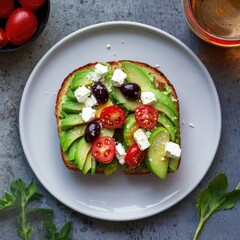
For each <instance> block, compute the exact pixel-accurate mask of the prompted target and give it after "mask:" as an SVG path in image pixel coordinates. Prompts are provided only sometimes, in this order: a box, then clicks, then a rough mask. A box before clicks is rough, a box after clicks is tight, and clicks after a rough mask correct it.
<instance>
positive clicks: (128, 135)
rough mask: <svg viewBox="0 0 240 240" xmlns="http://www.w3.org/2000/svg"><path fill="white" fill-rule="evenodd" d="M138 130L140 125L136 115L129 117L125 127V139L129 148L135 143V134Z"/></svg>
mask: <svg viewBox="0 0 240 240" xmlns="http://www.w3.org/2000/svg"><path fill="white" fill-rule="evenodd" d="M138 128H139V125H138V124H137V122H136V119H135V116H134V114H130V115H128V116H127V118H126V121H125V124H124V127H123V139H124V142H125V144H126V145H127V146H128V147H130V146H131V145H133V144H134V143H135V141H134V138H133V134H134V133H135V131H137V129H138Z"/></svg>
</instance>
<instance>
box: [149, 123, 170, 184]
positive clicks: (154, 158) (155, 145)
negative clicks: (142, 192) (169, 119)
mask: <svg viewBox="0 0 240 240" xmlns="http://www.w3.org/2000/svg"><path fill="white" fill-rule="evenodd" d="M169 140H170V134H169V132H168V131H167V130H166V129H165V128H163V127H158V128H156V129H155V130H154V131H153V132H152V134H151V136H150V138H149V142H150V144H151V145H150V147H149V148H148V151H147V158H146V160H145V163H146V165H147V167H148V168H149V170H150V171H152V172H153V173H154V174H155V175H157V176H158V177H159V178H161V179H162V180H164V179H166V177H167V173H168V165H169V158H168V157H165V156H164V148H165V144H166V143H167V142H169Z"/></svg>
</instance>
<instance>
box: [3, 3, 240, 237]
mask: <svg viewBox="0 0 240 240" xmlns="http://www.w3.org/2000/svg"><path fill="white" fill-rule="evenodd" d="M112 20H128V21H136V22H141V23H146V24H149V25H152V26H155V27H157V28H160V29H162V30H164V31H166V32H168V33H170V34H172V35H174V36H175V37H177V38H178V39H180V40H181V41H182V42H183V43H185V44H186V45H187V46H188V47H190V48H191V49H192V50H193V51H194V52H195V53H196V54H197V55H198V57H199V58H200V59H201V60H202V62H203V63H204V64H205V66H206V67H207V69H208V70H209V72H210V74H211V75H212V77H213V80H214V83H215V85H216V88H217V91H218V94H219V98H220V102H221V107H222V119H223V124H222V135H221V141H220V145H219V148H218V151H217V154H216V157H215V159H214V161H213V164H212V166H211V167H210V169H209V171H208V172H207V174H206V176H205V177H204V179H203V181H202V182H201V183H200V184H199V186H198V187H197V188H196V189H195V190H194V191H193V192H192V193H191V194H189V195H188V196H187V197H186V198H185V199H183V200H182V201H181V202H179V203H178V204H177V205H175V206H174V207H172V208H170V209H169V210H167V211H165V212H163V213H161V214H158V215H155V216H152V217H149V218H147V219H142V220H138V221H130V222H107V221H101V220H96V219H93V218H90V217H86V216H84V215H81V214H79V213H76V212H74V211H72V210H71V209H69V208H67V207H66V206H64V205H62V204H61V203H60V202H58V201H57V200H56V199H54V198H53V197H52V196H51V195H50V194H49V193H48V192H47V191H46V190H45V189H44V188H43V187H42V186H41V185H40V187H39V191H40V192H41V193H42V194H43V195H44V201H43V203H42V205H43V206H47V207H51V208H53V210H54V212H55V215H54V216H55V218H54V221H55V223H56V225H57V227H60V226H62V225H63V224H64V223H65V222H66V221H73V238H74V239H84V240H85V239H86V240H90V239H91V240H98V239H104V240H108V239H116V240H118V239H119V240H120V239H161V240H164V239H166V240H167V239H171V240H177V239H183V240H187V239H192V236H193V233H194V230H195V228H196V226H197V224H198V216H197V211H196V208H195V199H196V196H197V194H198V193H199V191H200V190H201V189H202V188H203V187H205V186H206V185H207V183H208V182H209V181H210V180H211V179H212V178H213V177H214V176H216V175H217V174H218V173H219V172H225V173H226V174H227V176H228V178H229V187H230V188H234V187H235V186H236V184H237V183H238V182H239V181H240V158H239V156H240V148H239V136H240V127H239V122H240V108H239V103H240V100H239V99H240V97H239V94H240V48H231V49H223V48H219V47H215V46H212V45H209V44H207V43H205V42H203V41H202V40H200V39H198V38H197V37H196V36H195V35H194V34H193V33H192V32H191V31H190V30H189V28H188V26H187V24H186V22H185V20H184V17H183V12H182V7H181V1H180V0H177V1H168V0H149V1H143V0H136V1H132V0H122V1H118V0H68V1H63V0H52V1H51V13H50V18H49V22H48V25H47V27H46V29H45V30H44V32H43V34H42V35H41V37H40V38H39V39H38V40H37V41H36V42H35V43H34V44H32V45H31V46H29V47H28V48H26V49H24V50H22V51H19V52H15V53H11V54H0V139H1V140H0V196H3V194H4V191H5V190H7V189H8V187H9V184H10V183H11V181H13V180H15V179H17V178H22V179H23V180H24V181H25V182H26V183H30V181H32V180H33V181H37V182H38V180H37V179H36V177H35V175H34V173H33V171H32V170H31V168H30V166H29V165H28V162H27V160H26V158H25V156H24V153H23V150H22V146H21V142H20V138H19V132H18V112H19V105H20V100H21V95H22V92H23V89H24V86H25V83H26V81H27V79H28V76H29V75H30V73H31V71H32V70H33V68H34V66H35V65H36V63H37V62H38V61H39V60H40V58H41V57H42V56H43V55H44V54H45V53H46V51H47V50H48V49H49V48H50V47H51V46H53V45H54V44H55V43H56V42H58V41H59V40H60V39H62V38H63V37H64V36H66V35H68V34H69V33H71V32H73V31H75V30H77V29H79V28H83V27H85V26H89V25H91V24H94V23H99V22H105V21H112ZM206 117H207V116H206ZM199 147H201V146H199ZM39 184H40V183H39ZM13 217H14V216H13V215H0V233H1V234H0V239H2V240H9V239H11V240H14V239H18V238H17V236H16V232H15V228H16V225H15V221H14V219H13ZM36 222H38V221H36ZM239 222H240V204H238V205H237V206H236V207H235V208H234V209H233V210H230V211H225V212H221V213H216V214H215V215H214V216H212V217H211V219H210V220H209V221H208V223H207V224H206V226H205V227H204V229H203V231H202V233H201V235H200V237H199V239H212V240H237V239H240V228H239ZM34 239H43V231H42V228H41V226H40V225H37V227H36V230H35V233H34Z"/></svg>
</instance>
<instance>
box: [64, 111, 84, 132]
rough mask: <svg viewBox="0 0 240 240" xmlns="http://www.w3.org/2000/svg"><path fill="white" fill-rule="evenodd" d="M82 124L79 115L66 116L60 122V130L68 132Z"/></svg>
mask: <svg viewBox="0 0 240 240" xmlns="http://www.w3.org/2000/svg"><path fill="white" fill-rule="evenodd" d="M84 123H85V122H84V121H83V120H82V117H81V114H68V115H67V116H66V117H65V118H64V119H63V120H62V121H61V129H62V130H68V129H69V128H73V127H75V126H78V125H81V124H84Z"/></svg>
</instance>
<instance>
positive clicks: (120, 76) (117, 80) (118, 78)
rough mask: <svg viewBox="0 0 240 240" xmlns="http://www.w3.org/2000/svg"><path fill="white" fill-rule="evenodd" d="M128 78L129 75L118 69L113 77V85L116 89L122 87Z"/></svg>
mask: <svg viewBox="0 0 240 240" xmlns="http://www.w3.org/2000/svg"><path fill="white" fill-rule="evenodd" d="M126 78H127V74H126V73H125V72H123V71H122V70H121V69H118V68H117V69H116V70H115V71H114V73H113V76H112V79H111V80H112V84H113V85H114V86H115V87H121V86H122V85H123V83H124V80H125V79H126Z"/></svg>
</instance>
